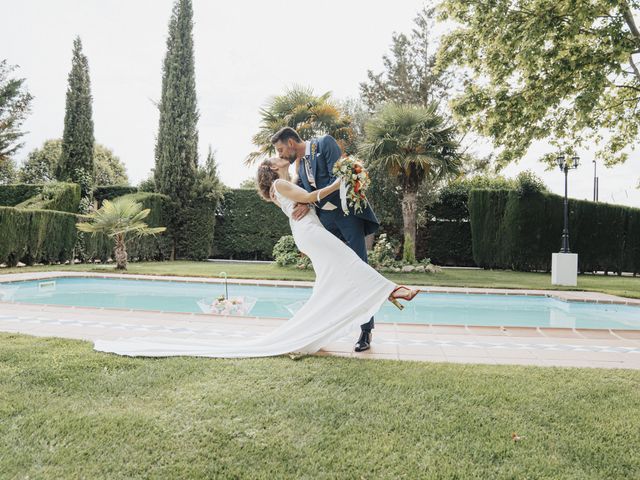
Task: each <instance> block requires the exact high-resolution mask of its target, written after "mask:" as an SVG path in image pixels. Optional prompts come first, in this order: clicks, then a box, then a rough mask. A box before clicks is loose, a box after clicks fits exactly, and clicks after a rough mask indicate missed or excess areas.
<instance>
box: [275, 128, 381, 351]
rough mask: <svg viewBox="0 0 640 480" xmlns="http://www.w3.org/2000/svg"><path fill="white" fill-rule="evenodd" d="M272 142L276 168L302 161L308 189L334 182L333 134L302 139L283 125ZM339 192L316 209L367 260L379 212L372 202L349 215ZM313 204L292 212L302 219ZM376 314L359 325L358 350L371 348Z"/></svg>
mask: <svg viewBox="0 0 640 480" xmlns="http://www.w3.org/2000/svg"><path fill="white" fill-rule="evenodd" d="M271 143H272V144H273V146H274V147H275V149H276V151H277V152H278V156H279V157H280V159H281V160H280V161H281V163H280V164H279V165H277V164H274V165H273V167H272V168H274V169H277V168H280V167H283V166H286V165H290V164H292V163H294V162H295V161H296V160H298V159H299V160H300V166H299V169H298V172H297V174H298V185H299V186H301V187H302V188H304V189H305V190H306V191H307V192H313V191H314V190H317V189H320V188H323V187H326V186H327V185H330V184H332V183H333V182H334V181H335V179H336V177H335V176H334V175H333V165H334V164H335V163H336V161H337V160H338V159H339V158H340V157H341V156H342V151H341V150H340V147H339V146H338V144H337V142H336V141H335V139H334V138H333V137H332V136H331V135H324V136H322V137H319V138H312V139H311V140H309V141H306V142H305V141H302V139H301V138H300V135H298V132H296V131H295V130H294V129H293V128H291V127H284V128H282V129H281V130H279V131H278V132H277V133H276V134H275V135H274V136H273V137H271ZM340 205H341V204H340V193H339V192H334V193H332V194H331V195H329V196H328V197H325V198H324V199H322V200H321V201H320V202H319V204H318V208H317V209H316V211H317V213H318V217H319V218H320V222H321V223H322V225H324V227H325V228H326V229H327V230H329V231H330V232H331V233H333V234H334V235H335V236H336V237H338V238H339V239H340V240H342V241H343V242H346V243H347V245H349V247H351V249H352V250H353V251H354V252H356V254H357V255H358V256H359V257H360V258H361V259H362V260H364V261H365V262H367V247H366V245H365V240H364V237H366V236H367V235H369V234H371V233H375V232H376V231H377V230H378V227H379V226H380V223H379V222H378V219H377V218H376V215H375V214H374V213H373V210H372V209H371V207H370V206H369V205H367V207H366V208H364V209H363V210H362V212H360V213H356V212H355V211H354V209H353V207H349V215H345V214H344V213H343V211H342V208H341V207H340ZM311 207H312V205H309V204H303V203H299V204H297V205H296V207H295V209H294V211H293V215H292V217H293V219H294V220H300V219H301V218H303V217H304V216H305V215H306V214H307V213H309V209H310V208H311ZM373 326H374V321H373V317H371V319H370V320H369V321H368V322H367V323H364V324H362V325H361V326H360V328H361V330H362V331H361V333H360V337H359V338H358V341H357V343H356V345H355V351H356V352H362V351H364V350H368V349H369V347H370V346H371V336H372V335H371V330H372V329H373Z"/></svg>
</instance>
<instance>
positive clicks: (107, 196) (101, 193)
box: [93, 185, 138, 206]
mask: <svg viewBox="0 0 640 480" xmlns="http://www.w3.org/2000/svg"><path fill="white" fill-rule="evenodd" d="M132 193H138V187H130V186H129V185H98V186H96V187H94V189H93V198H94V199H95V200H97V202H98V206H100V205H102V202H103V201H104V200H113V199H114V198H116V197H122V196H124V195H129V194H132Z"/></svg>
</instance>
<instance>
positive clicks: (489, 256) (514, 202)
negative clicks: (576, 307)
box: [469, 190, 640, 273]
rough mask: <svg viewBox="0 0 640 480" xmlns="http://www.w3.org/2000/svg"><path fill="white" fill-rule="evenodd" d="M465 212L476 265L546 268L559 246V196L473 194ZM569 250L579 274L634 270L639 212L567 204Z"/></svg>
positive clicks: (638, 257)
mask: <svg viewBox="0 0 640 480" xmlns="http://www.w3.org/2000/svg"><path fill="white" fill-rule="evenodd" d="M469 210H470V213H471V230H472V235H471V237H472V243H473V258H474V260H475V262H476V263H477V265H478V266H481V267H485V268H510V269H514V270H523V271H530V270H542V271H549V270H550V269H551V254H552V253H553V252H558V251H560V247H561V237H562V230H563V197H561V196H559V195H554V194H550V193H538V192H533V193H529V194H522V193H519V192H517V191H506V190H497V191H496V190H494V191H490V190H473V191H472V192H471V195H470V197H469ZM569 247H570V250H571V252H575V253H578V268H579V270H580V271H581V272H588V271H597V270H603V271H608V272H618V273H620V272H622V271H627V272H632V273H637V272H639V271H640V209H635V208H630V207H622V206H618V205H609V204H606V203H593V202H588V201H584V200H569Z"/></svg>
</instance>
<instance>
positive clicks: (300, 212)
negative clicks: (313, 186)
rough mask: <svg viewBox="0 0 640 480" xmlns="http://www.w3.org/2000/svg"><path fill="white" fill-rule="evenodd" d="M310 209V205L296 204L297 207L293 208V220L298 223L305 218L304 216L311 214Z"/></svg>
mask: <svg viewBox="0 0 640 480" xmlns="http://www.w3.org/2000/svg"><path fill="white" fill-rule="evenodd" d="M310 208H311V205H309V204H308V203H296V205H295V207H293V212H291V218H293V219H294V220H296V221H297V220H300V219H302V218H304V216H305V215H306V214H307V213H309V209H310Z"/></svg>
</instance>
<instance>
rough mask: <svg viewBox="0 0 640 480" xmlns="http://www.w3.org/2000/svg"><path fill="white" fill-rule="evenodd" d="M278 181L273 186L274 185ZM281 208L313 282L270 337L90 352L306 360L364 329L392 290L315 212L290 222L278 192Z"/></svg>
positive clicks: (101, 346)
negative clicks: (306, 296)
mask: <svg viewBox="0 0 640 480" xmlns="http://www.w3.org/2000/svg"><path fill="white" fill-rule="evenodd" d="M279 181H280V180H276V182H275V183H276V185H277V183H278V182H279ZM275 191H276V197H277V199H278V202H279V203H280V208H281V209H282V211H283V212H284V213H285V214H286V215H287V217H289V223H290V225H291V232H292V233H293V238H294V240H295V243H296V245H297V246H298V248H299V249H300V251H302V252H304V253H305V254H306V255H308V256H309V258H310V259H311V262H312V263H313V269H314V270H315V273H316V281H315V284H314V287H313V291H312V294H311V297H310V298H309V300H308V301H307V302H306V303H305V304H304V305H303V306H302V307H301V308H300V309H299V310H298V311H297V312H296V313H295V315H294V316H293V317H292V318H291V319H289V320H288V321H287V322H285V323H284V324H283V325H281V326H279V327H277V328H276V329H274V330H273V331H272V332H270V333H268V334H266V335H264V336H261V337H257V338H253V339H251V340H248V339H246V340H243V341H237V343H236V342H234V343H224V344H215V343H210V342H207V341H194V340H191V339H184V340H179V339H175V338H166V339H163V338H147V339H145V338H129V339H122V340H114V341H111V340H109V341H107V340H97V341H96V342H95V345H94V348H95V349H96V350H98V351H101V352H112V353H117V354H120V355H129V356H145V357H151V356H153V357H166V356H179V355H185V356H200V357H224V358H239V357H267V356H273V355H281V354H287V353H300V354H311V353H315V352H317V351H318V350H320V349H321V348H322V347H323V346H325V345H327V344H329V343H331V342H332V341H335V340H337V339H339V338H341V337H343V336H345V335H346V334H349V333H351V332H353V331H355V330H356V329H359V328H360V325H361V324H363V323H366V322H367V321H368V320H369V319H370V318H371V317H372V316H373V315H374V314H375V313H376V312H377V311H378V310H379V309H380V307H381V306H382V304H383V303H384V302H385V301H386V300H387V298H388V297H389V295H390V294H391V292H392V291H393V289H394V287H395V284H394V283H392V282H390V281H389V280H387V279H386V278H384V277H383V276H382V275H380V274H379V273H378V272H377V271H376V270H374V269H373V268H371V267H370V266H369V265H367V264H366V263H365V262H363V261H362V260H361V259H360V257H358V255H356V253H355V252H354V251H353V250H351V249H350V248H349V247H348V246H347V245H346V244H344V243H343V242H342V241H340V240H339V239H338V238H337V237H335V236H334V235H333V234H332V233H330V232H329V231H328V230H326V229H325V228H324V227H323V226H322V224H321V223H320V220H319V219H318V216H317V214H316V212H315V209H314V208H312V209H310V211H309V213H308V214H307V215H305V217H304V218H302V219H301V220H299V221H295V220H292V219H291V213H292V211H293V207H294V205H295V202H293V201H292V200H290V199H288V198H287V197H285V196H284V195H282V194H281V193H279V192H278V190H277V188H275Z"/></svg>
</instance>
